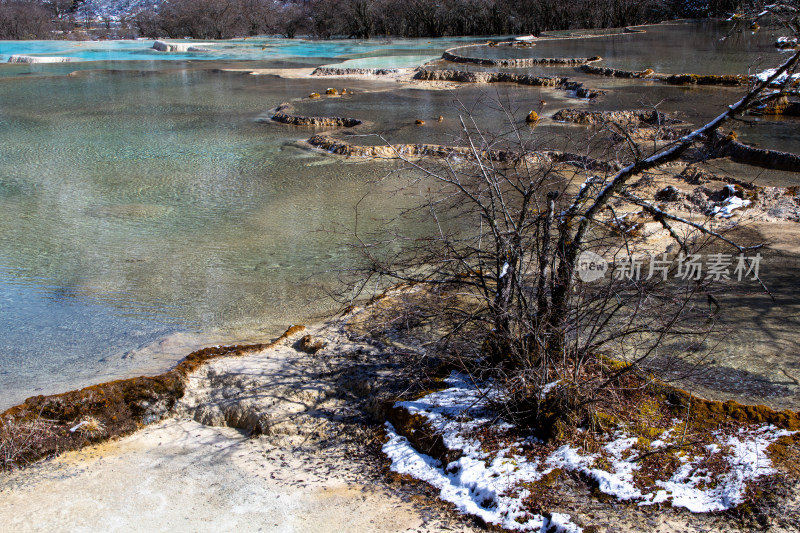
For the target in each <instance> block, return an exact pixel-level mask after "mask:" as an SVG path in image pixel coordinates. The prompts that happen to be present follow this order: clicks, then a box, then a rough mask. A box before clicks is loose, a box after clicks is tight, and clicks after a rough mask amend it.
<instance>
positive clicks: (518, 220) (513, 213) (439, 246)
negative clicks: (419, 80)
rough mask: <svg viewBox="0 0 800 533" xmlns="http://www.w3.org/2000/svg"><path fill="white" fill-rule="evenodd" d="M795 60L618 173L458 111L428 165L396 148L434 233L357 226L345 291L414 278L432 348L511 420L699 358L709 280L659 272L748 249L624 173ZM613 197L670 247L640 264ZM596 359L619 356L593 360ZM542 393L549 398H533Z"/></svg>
mask: <svg viewBox="0 0 800 533" xmlns="http://www.w3.org/2000/svg"><path fill="white" fill-rule="evenodd" d="M799 58H800V52H798V53H795V54H794V55H793V56H792V57H791V58H789V59H788V60H787V61H786V62H784V64H783V65H781V67H779V68H778V69H776V71H775V72H774V73H773V74H772V75H771V76H770V77H769V78H768V79H767V80H765V81H763V82H761V83H758V84H757V85H755V86H753V87H752V88H750V89H749V90H748V92H747V94H746V95H744V97H742V98H741V99H740V100H739V101H738V102H736V103H735V104H733V105H730V106H729V107H728V108H727V109H726V111H725V112H724V113H722V114H720V115H719V116H718V117H716V118H715V119H714V120H712V121H710V122H709V123H707V124H705V125H703V126H702V127H700V128H698V129H696V130H694V131H692V132H691V133H689V134H687V135H684V136H681V137H680V138H678V139H677V140H676V141H674V142H670V143H669V144H667V145H665V146H664V147H663V148H660V149H657V150H655V151H654V152H653V153H651V154H649V155H644V154H642V153H641V151H639V150H633V151H632V153H633V154H634V155H635V158H634V160H633V161H631V162H630V163H629V164H627V165H625V166H623V167H622V168H619V169H614V168H613V166H611V165H610V164H608V163H606V162H604V161H600V160H594V159H591V158H589V157H586V156H582V155H577V154H569V153H563V152H552V151H543V150H537V149H536V147H535V146H532V145H531V143H530V138H529V136H528V134H527V133H526V128H528V126H527V125H525V124H524V123H522V124H520V122H519V121H517V120H516V119H515V117H514V116H513V114H511V113H510V111H508V109H507V108H506V109H505V111H506V113H508V121H507V123H508V124H509V131H508V132H507V133H506V134H505V135H503V136H500V137H495V138H492V137H489V136H488V134H487V133H486V132H485V131H483V129H482V128H481V127H479V125H478V124H477V123H476V122H475V121H474V120H473V119H472V117H471V116H470V115H469V114H468V113H464V114H463V115H462V118H461V132H460V141H461V142H460V144H461V148H458V149H451V150H450V152H449V154H448V155H446V156H442V157H438V158H434V159H433V160H430V159H423V160H417V159H412V158H409V157H406V156H405V155H403V154H402V153H401V152H400V151H399V150H398V151H397V153H396V155H397V156H398V157H399V158H401V159H402V160H403V161H405V162H406V163H407V167H409V168H410V169H411V170H412V171H413V172H414V175H413V178H412V180H411V182H410V183H409V185H408V187H409V188H413V189H416V190H420V191H422V198H423V204H424V206H423V208H422V209H423V212H424V214H425V216H424V217H422V218H420V215H421V212H420V211H419V210H413V209H412V210H410V211H406V212H404V214H403V216H408V217H416V219H417V220H418V221H419V222H420V223H422V221H423V220H427V223H428V224H430V226H431V227H432V231H431V232H430V234H429V235H426V236H423V237H419V236H417V237H411V236H407V235H400V236H398V235H393V236H390V237H387V238H385V239H383V240H370V239H368V238H365V237H364V236H362V235H358V233H357V236H358V237H359V239H360V240H359V242H360V245H359V249H360V250H361V252H362V253H363V256H364V259H365V264H364V267H363V268H362V269H360V270H358V271H357V272H356V274H357V277H356V279H357V281H356V284H357V287H356V293H358V292H359V290H360V289H364V288H371V287H374V286H375V285H374V284H376V283H377V284H378V285H380V284H381V283H392V282H402V283H410V284H413V285H415V286H423V287H425V288H426V292H427V293H428V294H430V295H433V298H432V299H428V300H426V305H427V306H428V311H427V313H428V317H427V318H428V320H429V321H430V322H431V324H432V328H433V329H434V330H435V331H437V332H438V334H439V337H440V342H442V343H443V345H446V346H447V350H449V351H450V352H451V353H459V354H465V355H469V356H470V357H469V359H470V360H471V362H470V364H469V369H470V370H471V371H472V372H478V373H483V372H488V373H489V374H490V375H492V376H493V377H495V378H500V379H498V380H497V381H498V382H499V383H501V384H502V386H503V389H504V395H503V398H505V400H506V401H505V405H504V408H505V409H506V410H507V411H508V412H509V413H510V414H513V415H516V416H522V417H526V416H532V417H534V418H535V419H537V420H538V419H540V418H542V417H549V418H551V420H550V421H551V422H552V421H553V420H552V417H560V418H563V417H567V418H572V417H585V416H586V412H587V409H590V408H591V406H592V405H593V404H594V403H596V402H599V401H604V398H605V399H607V398H608V395H607V394H606V392H607V391H608V390H611V389H613V387H614V386H615V384H616V383H618V381H619V379H620V378H621V377H622V376H624V375H625V374H627V373H629V372H637V371H641V370H645V369H649V370H652V367H650V366H648V364H649V363H650V362H652V361H653V359H655V357H656V356H657V355H658V353H659V350H660V349H663V348H664V347H665V346H670V350H671V351H672V352H673V354H674V355H675V356H677V357H683V358H684V359H685V362H688V363H689V364H690V366H691V365H694V364H697V363H698V362H699V361H698V360H697V354H696V353H695V352H696V347H697V345H698V342H699V341H702V339H703V337H704V336H705V335H708V334H709V333H710V331H711V328H712V326H713V324H714V313H715V309H714V308H713V306H712V305H709V302H714V301H715V300H714V299H713V295H712V291H713V287H712V286H711V285H710V282H709V280H708V279H705V278H697V277H694V276H688V277H687V276H684V277H683V278H682V280H680V281H676V280H675V278H674V276H668V274H670V273H672V274H674V273H675V270H678V269H681V268H683V269H685V268H686V266H687V265H686V260H687V258H689V257H693V256H694V254H696V253H697V251H698V250H699V249H700V248H701V247H702V246H704V245H707V244H708V243H709V242H719V243H722V244H724V245H725V246H729V247H731V251H732V252H734V253H736V254H737V255H739V256H741V259H740V260H743V261H745V263H744V264H745V266H746V265H747V263H746V261H747V260H748V259H747V257H746V256H745V254H746V253H749V252H751V251H752V250H753V247H746V246H743V245H740V244H738V243H736V242H735V241H734V240H732V239H731V238H729V237H728V236H726V235H725V234H723V233H721V232H719V231H717V230H714V229H712V228H711V227H710V226H709V225H707V224H704V223H703V222H702V221H699V222H698V221H696V220H690V219H688V218H685V217H681V216H678V215H676V214H674V213H671V212H669V210H668V209H665V208H663V207H661V206H660V205H658V204H657V203H656V202H653V201H652V200H649V199H646V198H642V197H640V196H638V195H637V194H636V193H635V192H634V190H633V189H632V187H631V185H632V183H631V182H632V180H633V179H634V178H635V177H637V176H641V175H642V174H643V173H646V172H649V171H653V170H655V169H657V168H658V167H660V166H662V165H664V164H665V163H668V162H670V161H674V160H675V159H677V158H678V157H680V156H681V155H682V154H683V153H684V152H686V150H688V149H689V148H690V147H692V146H696V145H697V144H698V143H702V142H704V141H705V140H706V139H708V138H710V137H711V136H712V134H713V133H714V132H715V131H716V130H717V129H718V128H719V127H720V126H721V125H722V124H723V123H724V122H725V121H726V120H728V119H729V118H731V117H733V116H735V115H737V114H741V113H744V112H745V111H746V110H747V109H748V107H749V106H750V105H751V104H752V103H753V102H755V101H756V100H758V99H759V98H760V97H762V96H763V95H764V94H765V93H768V92H770V91H771V90H772V89H771V87H772V86H773V85H774V84H775V83H776V82H777V81H778V80H780V79H782V78H781V77H782V76H784V75H785V73H786V72H787V71H793V70H794V69H796V67H797V64H798V59H799ZM619 202H621V203H624V204H627V205H629V206H636V207H637V208H639V209H641V210H642V212H643V214H645V215H646V216H648V217H650V219H651V220H654V221H656V222H658V223H659V224H660V225H661V226H662V227H663V229H664V230H665V231H666V233H667V234H668V235H669V236H670V238H671V239H672V240H673V241H674V244H675V245H676V250H677V251H679V252H680V255H679V256H678V257H677V258H675V257H672V258H671V259H669V260H667V256H666V255H663V256H662V255H658V254H657V255H656V256H653V257H650V259H649V261H642V260H641V259H640V258H637V255H640V254H637V252H639V250H637V249H636V243H635V242H634V239H633V234H632V231H631V230H633V229H635V227H632V226H631V225H628V224H626V221H625V217H624V216H620V214H619V213H617V212H616V209H617V208H618V203H619ZM586 252H592V254H590V255H589V260H592V258H598V257H599V258H602V262H608V263H610V264H611V267H610V268H611V270H612V273H611V275H610V276H608V277H607V278H604V279H605V281H604V282H602V283H598V284H590V283H584V282H582V280H581V278H580V277H579V276H578V273H579V272H580V271H581V267H582V265H581V262H582V261H586V260H587V259H586V255H585V254H586ZM660 253H661V252H659V254H660ZM674 255H676V254H673V256H674ZM664 265H668V266H664ZM749 270H752V269H749ZM654 273H655V275H654ZM432 302H433V303H432ZM422 313H425V311H422ZM698 339H699V341H698ZM470 351H471V353H468V352H470ZM604 355H605V356H611V357H614V358H619V359H622V360H623V361H624V364H621V365H618V366H613V365H611V366H609V365H603V356H604ZM476 362H479V364H477V365H476ZM601 367H602V369H601V370H602V371H600V370H599V369H600V368H601ZM552 390H555V391H556V393H555V394H548V402H549V403H548V405H547V406H544V405H543V400H544V392H545V391H552ZM553 402H555V403H553ZM539 426H540V427H552V424H549V425H548V424H544V425H541V424H539Z"/></svg>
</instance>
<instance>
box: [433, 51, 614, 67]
mask: <svg viewBox="0 0 800 533" xmlns="http://www.w3.org/2000/svg"><path fill="white" fill-rule="evenodd" d="M462 48H469V46H459V47H456V48H450V49H449V50H445V51H444V53H443V54H442V59H444V60H445V61H450V62H451V63H471V64H473V65H484V66H489V67H508V68H521V67H535V66H556V65H584V64H586V63H590V62H592V61H600V60H601V59H602V58H601V57H597V56H596V57H524V58H499V59H491V58H482V57H470V56H462V55H460V54H457V53H455V50H459V49H462Z"/></svg>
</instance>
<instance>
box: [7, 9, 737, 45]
mask: <svg viewBox="0 0 800 533" xmlns="http://www.w3.org/2000/svg"><path fill="white" fill-rule="evenodd" d="M740 4H741V2H740V1H739V0H704V1H694V0H574V1H571V2H561V1H558V0H287V1H276V0H164V1H163V2H162V3H161V4H160V6H158V8H157V9H150V10H144V11H140V12H139V13H137V14H135V15H134V16H133V17H132V19H133V20H132V22H133V24H134V25H135V27H136V29H137V30H138V32H139V33H140V34H141V35H142V36H145V37H153V38H157V37H170V38H182V37H189V38H195V39H229V38H233V37H245V36H250V35H282V36H284V37H288V38H293V37H296V36H298V35H304V36H311V37H315V38H324V39H327V38H331V37H350V38H358V39H368V38H371V37H376V36H382V35H383V36H385V35H391V36H399V37H443V36H451V35H502V34H520V33H525V34H527V33H533V34H539V33H541V32H544V31H552V30H567V29H579V28H609V27H621V26H630V25H635V24H645V23H652V22H658V21H661V20H665V19H670V18H675V17H707V16H717V15H729V14H730V13H732V12H734V11H735V10H736V9H737V7H740ZM81 9H83V10H84V11H85V10H86V5H85V2H84V1H83V0H0V39H42V38H48V37H51V36H52V32H53V31H55V30H65V31H69V29H70V26H71V27H73V28H74V27H75V25H76V24H78V23H79V22H80V20H81V19H85V18H87V17H86V16H85V15H84V16H83V17H77V14H78V12H79V10H81ZM76 20H78V22H76ZM84 22H85V20H84Z"/></svg>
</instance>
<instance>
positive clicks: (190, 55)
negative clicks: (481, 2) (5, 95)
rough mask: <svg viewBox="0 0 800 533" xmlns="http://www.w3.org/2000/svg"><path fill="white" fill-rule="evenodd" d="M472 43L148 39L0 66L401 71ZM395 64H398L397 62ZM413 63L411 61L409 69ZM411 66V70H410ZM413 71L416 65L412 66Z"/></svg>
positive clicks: (41, 44) (40, 47)
mask: <svg viewBox="0 0 800 533" xmlns="http://www.w3.org/2000/svg"><path fill="white" fill-rule="evenodd" d="M474 41H476V39H474V38H467V37H464V38H442V39H425V40H422V39H391V40H380V39H375V40H372V41H356V40H350V39H339V40H332V41H321V40H304V39H274V38H251V39H234V40H229V41H215V42H214V43H209V42H208V41H191V40H172V39H170V40H169V42H174V43H192V44H195V45H198V46H200V45H203V46H204V47H207V48H208V49H209V50H210V51H208V52H184V53H177V52H169V53H168V52H159V51H156V50H154V49H153V42H154V41H153V40H152V39H141V40H135V41H0V62H6V61H8V58H9V57H10V56H11V55H14V54H22V55H33V56H61V57H73V58H76V59H78V60H81V61H187V60H201V61H202V60H205V61H219V60H237V61H240V60H247V61H277V60H294V61H304V60H318V59H341V60H342V61H344V60H348V59H359V58H364V57H371V58H375V57H376V56H378V57H385V58H386V59H384V61H385V62H383V63H381V62H379V61H378V60H377V59H372V61H376V64H378V65H379V66H382V67H394V66H401V65H399V64H398V63H402V62H403V61H406V63H407V62H408V60H404V59H403V57H404V56H424V57H433V58H435V57H440V56H441V55H442V51H443V50H445V49H446V48H449V47H451V46H456V45H458V44H463V43H465V42H474ZM395 58H399V59H395ZM413 63H414V60H412V64H413ZM408 66H412V65H408ZM413 66H416V65H413Z"/></svg>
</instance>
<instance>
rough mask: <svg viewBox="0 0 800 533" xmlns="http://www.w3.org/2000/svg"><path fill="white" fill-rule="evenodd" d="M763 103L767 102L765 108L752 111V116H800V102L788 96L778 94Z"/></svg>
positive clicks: (750, 111)
mask: <svg viewBox="0 0 800 533" xmlns="http://www.w3.org/2000/svg"><path fill="white" fill-rule="evenodd" d="M763 101H765V102H766V104H764V106H763V107H760V108H757V109H750V110H749V111H748V112H749V113H750V114H751V115H781V116H788V117H797V116H800V102H797V101H792V100H789V96H788V95H786V94H776V95H774V96H773V97H771V98H768V99H764V100H763Z"/></svg>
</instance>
